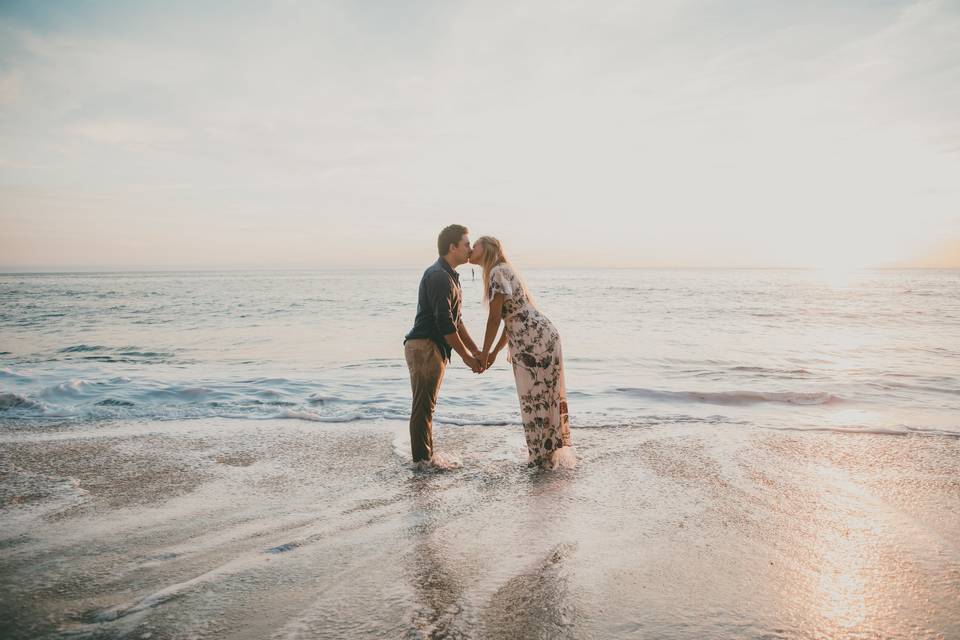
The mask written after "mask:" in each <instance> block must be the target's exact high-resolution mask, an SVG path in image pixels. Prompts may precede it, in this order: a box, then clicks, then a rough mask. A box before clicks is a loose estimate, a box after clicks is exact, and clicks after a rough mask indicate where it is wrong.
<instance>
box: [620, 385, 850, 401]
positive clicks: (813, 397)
mask: <svg viewBox="0 0 960 640" xmlns="http://www.w3.org/2000/svg"><path fill="white" fill-rule="evenodd" d="M614 392H615V393H621V394H626V395H630V396H634V397H640V398H649V399H651V400H661V401H666V400H673V401H676V400H680V401H684V402H703V403H707V404H727V405H730V404H757V403H763V402H770V403H778V404H792V405H821V404H833V403H839V402H844V401H845V399H844V398H842V397H840V396H838V395H835V394H832V393H828V392H826V391H806V392H804V391H660V390H657V389H643V388H638V387H617V388H616V389H614Z"/></svg>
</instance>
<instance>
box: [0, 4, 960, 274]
mask: <svg viewBox="0 0 960 640" xmlns="http://www.w3.org/2000/svg"><path fill="white" fill-rule="evenodd" d="M451 223H458V224H464V225H466V226H468V227H469V228H470V232H471V235H472V237H474V238H476V237H477V236H479V235H494V236H496V237H498V238H500V239H501V241H502V242H503V244H504V247H505V249H506V251H507V253H508V255H509V256H510V258H511V259H512V260H513V261H514V262H515V263H517V264H520V265H525V266H531V267H561V266H570V267H814V268H837V269H849V268H857V267H864V266H923V267H960V2H957V1H956V0H949V1H922V2H893V1H888V0H869V1H867V0H863V1H859V2H842V1H840V0H810V1H807V2H795V1H792V0H791V1H782V2H781V1H777V0H671V1H669V2H667V1H663V2H619V1H612V0H611V1H605V2H596V1H595V0H582V1H581V0H544V1H535V2H524V1H510V2H499V1H495V0H479V1H476V2H472V1H464V2H461V1H457V0H436V1H416V0H412V1H409V2H374V1H372V0H354V1H352V2H329V3H322V2H319V3H318V2H294V1H285V2H266V1H261V2H245V1H234V2H230V3H216V2H196V1H191V2H181V1H176V0H174V1H172V0H164V1H163V2H137V1H133V0H131V1H130V2H122V3H119V2H114V1H112V0H109V1H105V2H101V1H93V0H73V1H61V2H54V1H48V2H33V1H28V2H16V1H10V0H2V1H0V229H2V234H0V270H4V271H24V270H73V269H76V270H89V269H168V268H177V269H179V268H196V269H216V268H313V267H391V266H404V267H408V266H422V265H425V264H428V263H429V262H430V261H432V260H433V259H435V257H436V253H435V247H436V237H437V234H438V232H439V230H440V229H441V228H442V227H443V226H445V225H447V224H451Z"/></svg>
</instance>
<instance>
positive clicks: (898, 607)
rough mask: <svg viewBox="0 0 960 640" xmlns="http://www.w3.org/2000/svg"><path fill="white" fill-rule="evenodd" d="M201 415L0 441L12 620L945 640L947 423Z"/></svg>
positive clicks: (284, 634) (312, 631) (51, 630)
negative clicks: (559, 440) (879, 429)
mask: <svg viewBox="0 0 960 640" xmlns="http://www.w3.org/2000/svg"><path fill="white" fill-rule="evenodd" d="M405 428H406V425H405V424H403V423H399V422H390V421H384V422H361V423H357V424H356V425H354V426H353V427H351V428H349V429H344V428H343V427H342V426H341V425H330V424H320V423H306V422H299V421H290V420H285V421H257V422H254V421H236V420H223V419H205V420H194V421H176V422H164V423H157V422H151V423H134V422H121V423H105V424H98V425H75V426H70V427H59V428H54V427H50V426H45V427H38V426H31V427H20V428H16V429H11V430H8V431H6V432H5V433H4V434H3V436H2V437H0V460H2V461H3V462H2V464H3V473H4V474H5V478H4V482H3V485H2V486H3V491H4V496H3V497H4V510H3V515H4V528H3V538H2V539H0V549H2V553H0V587H2V591H3V593H4V594H5V596H4V598H3V600H2V602H0V608H2V611H0V613H2V615H0V619H2V620H3V623H2V625H3V626H2V629H0V631H2V635H3V636H4V637H9V638H59V637H96V638H119V637H144V634H148V633H149V634H152V635H151V636H149V637H152V638H251V639H252V638H340V637H370V638H374V637H377V638H382V637H398V638H403V637H407V638H426V637H433V638H441V637H464V638H481V637H482V638H517V637H543V638H553V637H576V638H627V637H637V636H640V637H657V638H703V637H711V638H819V637H917V638H936V637H942V638H950V637H957V635H958V634H960V601H958V594H960V545H958V543H957V540H958V539H960V537H958V536H957V532H958V531H960V483H958V478H960V441H958V440H957V439H955V438H932V437H919V436H904V437H890V436H884V435H874V434H839V433H832V432H794V433H785V432H782V431H777V430H763V429H727V430H721V431H718V430H717V428H716V426H715V425H711V424H693V423H691V424H686V425H682V426H678V425H662V426H649V427H644V428H625V427H618V426H610V427H609V428H600V427H598V428H587V429H581V430H579V431H578V433H577V439H578V454H579V456H580V464H579V465H578V467H577V468H576V469H574V470H564V471H556V472H542V471H534V470H529V469H527V468H526V467H525V466H524V465H523V464H522V462H521V456H520V449H521V447H522V438H521V437H520V436H519V435H518V433H517V432H516V430H515V429H513V428H511V427H501V426H472V427H471V426H447V427H439V428H438V430H437V434H436V440H437V443H438V446H440V448H441V449H442V450H443V451H445V452H446V453H447V454H448V455H449V456H451V457H453V458H456V459H458V460H460V461H461V463H462V467H461V468H459V469H455V470H452V471H447V472H438V471H426V472H424V471H417V470H415V469H413V468H412V467H411V465H410V464H409V463H408V462H407V460H406V447H407V445H408V443H407V442H406V439H405V436H404V431H405Z"/></svg>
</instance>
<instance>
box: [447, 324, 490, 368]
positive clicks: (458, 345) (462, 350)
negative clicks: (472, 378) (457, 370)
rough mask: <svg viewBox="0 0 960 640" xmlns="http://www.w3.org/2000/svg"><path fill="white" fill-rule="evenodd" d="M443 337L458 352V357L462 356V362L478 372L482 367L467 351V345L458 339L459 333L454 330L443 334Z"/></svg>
mask: <svg viewBox="0 0 960 640" xmlns="http://www.w3.org/2000/svg"><path fill="white" fill-rule="evenodd" d="M443 339H444V340H446V341H447V344H449V345H450V346H451V347H453V350H454V351H456V352H457V353H459V354H460V357H461V358H463V362H464V364H466V365H467V366H468V367H470V369H472V370H473V372H474V373H480V372H481V371H482V369H481V368H480V362H479V361H478V360H477V359H476V357H474V355H473V354H472V353H469V352H467V347H466V345H465V344H463V340H461V339H460V334H459V333H457V332H456V331H454V332H453V333H450V334H447V335H445V336H443Z"/></svg>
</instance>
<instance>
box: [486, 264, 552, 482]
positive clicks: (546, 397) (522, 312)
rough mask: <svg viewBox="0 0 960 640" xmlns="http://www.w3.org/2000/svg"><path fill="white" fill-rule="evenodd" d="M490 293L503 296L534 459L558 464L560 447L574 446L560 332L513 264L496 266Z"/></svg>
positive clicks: (523, 415)
mask: <svg viewBox="0 0 960 640" xmlns="http://www.w3.org/2000/svg"><path fill="white" fill-rule="evenodd" d="M488 293H489V294H490V298H491V299H492V298H493V296H495V295H496V294H498V293H502V294H503V311H502V313H503V321H504V323H505V324H506V328H507V336H508V338H507V340H508V345H509V353H510V359H511V360H512V361H513V375H514V378H515V379H516V381H517V395H518V396H519V398H520V414H521V416H522V417H523V432H524V435H525V436H526V439H527V452H528V453H529V454H530V462H531V463H533V464H537V465H540V466H546V467H552V466H554V463H555V462H556V458H557V455H556V454H557V451H558V450H559V449H560V448H561V447H569V446H570V419H569V417H568V416H567V391H566V387H565V385H564V380H563V355H562V352H561V350H560V334H559V333H557V330H556V328H555V327H554V326H553V323H551V322H550V320H549V319H547V317H546V316H545V315H543V314H542V313H541V312H540V311H539V310H538V309H537V308H536V307H535V306H533V304H532V303H531V302H530V301H529V300H528V298H527V295H526V293H525V290H524V287H523V286H522V285H521V284H520V280H519V278H518V277H517V275H516V273H515V272H514V270H513V269H512V268H511V267H510V266H509V265H507V264H503V263H501V264H498V265H496V266H495V267H493V269H491V270H490V291H489V292H488Z"/></svg>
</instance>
